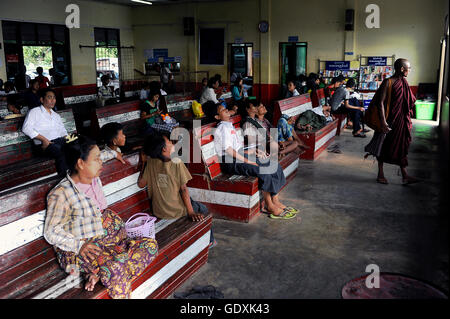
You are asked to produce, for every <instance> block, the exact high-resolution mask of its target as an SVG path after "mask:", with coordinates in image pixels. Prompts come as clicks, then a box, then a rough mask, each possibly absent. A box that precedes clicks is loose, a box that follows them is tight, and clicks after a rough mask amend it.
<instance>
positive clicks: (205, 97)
mask: <svg viewBox="0 0 450 319" xmlns="http://www.w3.org/2000/svg"><path fill="white" fill-rule="evenodd" d="M218 88H219V80H218V79H217V78H216V77H212V78H210V79H209V80H208V87H207V88H206V89H205V90H204V91H203V93H202V96H201V97H200V101H199V102H200V104H202V105H203V104H204V103H206V102H208V101H212V102H214V103H216V104H217V103H219V100H218V99H217V95H216V92H215V90H217V89H218Z"/></svg>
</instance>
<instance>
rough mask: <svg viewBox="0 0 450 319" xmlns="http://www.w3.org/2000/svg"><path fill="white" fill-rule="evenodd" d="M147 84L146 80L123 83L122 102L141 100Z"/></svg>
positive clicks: (121, 88) (121, 89)
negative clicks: (140, 96)
mask: <svg viewBox="0 0 450 319" xmlns="http://www.w3.org/2000/svg"><path fill="white" fill-rule="evenodd" d="M146 82H147V81H146V80H130V81H122V82H121V85H120V98H121V101H131V100H139V95H140V92H141V89H142V88H143V87H144V85H145V83H146Z"/></svg>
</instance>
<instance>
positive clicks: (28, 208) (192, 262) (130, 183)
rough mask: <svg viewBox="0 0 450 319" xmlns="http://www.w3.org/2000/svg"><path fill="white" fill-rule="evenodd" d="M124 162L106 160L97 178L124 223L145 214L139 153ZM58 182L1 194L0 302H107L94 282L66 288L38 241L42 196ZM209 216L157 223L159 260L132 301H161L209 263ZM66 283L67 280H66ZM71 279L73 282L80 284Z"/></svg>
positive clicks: (142, 277) (146, 206) (46, 248)
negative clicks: (86, 286) (90, 285)
mask: <svg viewBox="0 0 450 319" xmlns="http://www.w3.org/2000/svg"><path fill="white" fill-rule="evenodd" d="M124 158H125V159H126V160H127V161H128V162H129V164H125V165H124V164H121V163H120V162H118V161H115V160H111V161H109V162H107V163H105V164H104V170H103V172H102V174H101V176H100V178H101V180H102V183H103V186H104V192H105V195H106V198H107V202H108V205H109V208H111V209H112V210H114V211H115V212H116V213H118V214H119V215H120V217H121V218H122V219H123V220H126V219H128V218H129V217H130V216H132V215H133V214H135V213H138V212H147V213H148V212H150V205H149V201H148V199H147V194H146V190H145V189H140V188H139V187H138V186H137V179H138V175H139V171H138V160H139V156H138V153H132V154H128V155H126V156H124ZM57 183H58V179H56V178H53V179H48V180H45V181H39V182H36V183H33V184H31V185H28V186H25V187H21V188H17V189H15V190H12V191H8V192H4V193H0V202H1V203H2V205H1V208H0V243H1V244H0V298H2V299H4V298H37V299H41V298H89V299H92V298H108V295H107V292H106V289H105V288H104V287H103V286H102V285H101V283H98V284H97V285H96V287H95V289H94V291H93V292H88V291H86V290H85V289H84V288H83V287H84V284H83V285H81V286H80V287H77V286H76V285H75V287H74V285H72V286H70V285H69V286H68V285H67V284H66V282H67V278H68V276H67V274H66V273H65V272H64V271H63V270H62V269H61V268H60V266H59V264H58V263H57V261H56V259H55V252H54V249H53V247H52V246H50V245H49V244H48V243H47V242H46V241H45V239H44V238H43V227H44V219H45V208H46V195H47V194H48V192H49V191H50V190H51V189H52V188H53V187H54V186H55V185H56V184H57ZM211 220H212V219H211V215H209V216H207V218H206V219H205V220H203V221H202V222H192V221H190V220H189V219H188V218H187V217H183V218H180V219H178V220H158V221H157V223H156V228H155V229H156V240H157V242H158V246H159V253H158V256H157V257H156V258H155V259H154V261H153V262H152V263H151V264H150V265H149V266H148V267H147V269H146V270H145V271H144V273H143V274H141V275H140V276H139V277H138V278H136V279H135V280H134V282H133V283H132V288H133V293H132V298H166V297H167V296H169V295H170V294H171V293H172V292H173V291H174V290H175V289H176V288H177V287H179V286H180V285H181V284H182V283H183V282H184V281H185V280H186V279H188V278H189V277H190V276H191V275H192V274H193V273H195V272H196V271H197V270H198V269H199V268H200V267H201V266H202V265H204V264H205V263H206V262H207V259H208V246H209V238H210V229H211ZM69 282H71V280H69ZM79 282H80V279H79V278H74V280H73V283H74V284H76V283H79Z"/></svg>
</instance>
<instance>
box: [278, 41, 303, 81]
mask: <svg viewBox="0 0 450 319" xmlns="http://www.w3.org/2000/svg"><path fill="white" fill-rule="evenodd" d="M307 48H308V44H307V43H306V42H281V43H280V85H286V84H287V81H289V80H295V79H297V78H298V76H299V75H300V74H304V75H306V59H307Z"/></svg>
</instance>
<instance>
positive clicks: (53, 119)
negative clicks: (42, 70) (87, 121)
mask: <svg viewBox="0 0 450 319" xmlns="http://www.w3.org/2000/svg"><path fill="white" fill-rule="evenodd" d="M41 103H42V105H41V106H40V107H35V108H33V109H31V110H30V111H29V112H28V114H27V116H26V117H25V121H24V123H23V126H22V132H23V133H24V134H25V135H27V136H28V137H29V138H31V139H33V142H34V144H35V145H36V146H38V147H37V149H38V150H39V151H40V153H42V154H43V155H46V156H49V157H51V158H54V159H55V162H56V170H57V172H58V175H59V176H65V175H66V172H67V164H66V159H65V155H64V147H65V144H66V140H65V136H66V135H67V131H66V128H65V127H64V124H63V122H62V120H61V117H60V116H59V114H58V113H56V112H55V111H53V108H54V107H55V103H56V95H55V91H53V90H52V89H46V90H44V91H43V92H42V94H41Z"/></svg>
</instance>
